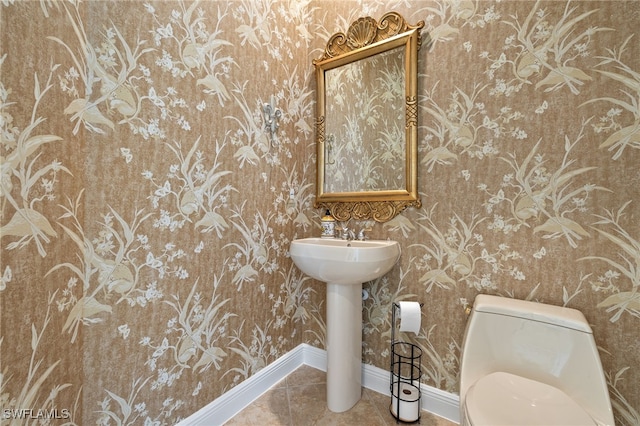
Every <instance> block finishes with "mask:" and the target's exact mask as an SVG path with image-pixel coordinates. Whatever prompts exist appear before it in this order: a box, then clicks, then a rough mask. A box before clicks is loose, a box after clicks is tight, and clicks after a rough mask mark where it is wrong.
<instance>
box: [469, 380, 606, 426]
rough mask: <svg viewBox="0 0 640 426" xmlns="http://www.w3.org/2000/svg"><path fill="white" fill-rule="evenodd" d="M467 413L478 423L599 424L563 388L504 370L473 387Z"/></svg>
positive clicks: (473, 421) (477, 425)
mask: <svg viewBox="0 0 640 426" xmlns="http://www.w3.org/2000/svg"><path fill="white" fill-rule="evenodd" d="M464 417H466V419H465V420H467V421H468V422H469V424H470V425H476V426H480V425H491V426H499V425H504V426H515V425H544V426H571V425H573V426H585V425H595V424H596V423H595V422H594V420H593V419H592V418H591V416H589V414H587V412H586V411H584V409H582V407H580V406H579V405H578V404H577V403H576V402H575V401H573V400H572V399H571V398H570V397H569V396H568V395H567V394H565V393H564V392H562V391H561V390H560V389H558V388H555V387H553V386H550V385H547V384H544V383H540V382H536V381H534V380H530V379H526V378H524V377H520V376H516V375H514V374H510V373H504V372H496V373H491V374H489V375H487V376H485V377H483V378H481V379H480V380H478V381H477V382H475V383H474V384H473V385H472V386H471V387H470V388H469V390H468V391H467V396H466V398H465V401H464Z"/></svg>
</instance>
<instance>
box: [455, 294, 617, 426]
mask: <svg viewBox="0 0 640 426" xmlns="http://www.w3.org/2000/svg"><path fill="white" fill-rule="evenodd" d="M460 419H461V424H462V425H474V426H478V425H491V426H500V425H505V426H507V425H509V426H515V425H544V426H554V425H557V426H571V425H576V426H577V425H611V426H613V425H614V420H613V412H612V410H611V402H610V400H609V392H608V390H607V383H606V380H605V377H604V372H603V370H602V365H601V363H600V357H599V355H598V350H597V348H596V345H595V341H594V339H593V332H592V330H591V327H590V326H589V324H588V323H587V321H586V319H585V317H584V315H583V314H582V313H581V312H580V311H577V310H575V309H570V308H562V307H558V306H552V305H546V304H542V303H534V302H527V301H522V300H516V299H509V298H503V297H497V296H488V295H479V296H477V297H476V299H475V302H474V306H473V309H472V310H471V315H470V317H469V320H468V322H467V327H466V330H465V335H464V340H463V343H462V359H461V363H460Z"/></svg>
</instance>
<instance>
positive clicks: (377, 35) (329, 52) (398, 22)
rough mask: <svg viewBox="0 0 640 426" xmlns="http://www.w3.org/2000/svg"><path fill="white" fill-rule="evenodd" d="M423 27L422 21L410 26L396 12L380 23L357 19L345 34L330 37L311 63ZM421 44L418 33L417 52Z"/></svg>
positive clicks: (366, 18) (388, 14)
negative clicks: (318, 56)
mask: <svg viewBox="0 0 640 426" xmlns="http://www.w3.org/2000/svg"><path fill="white" fill-rule="evenodd" d="M423 27H424V21H420V22H418V23H417V24H416V25H410V24H409V23H407V21H406V20H405V19H404V18H403V17H402V15H400V14H399V13H397V12H389V13H386V14H385V15H384V16H383V17H382V18H380V22H376V20H375V19H373V18H371V17H369V16H366V17H364V18H359V19H358V20H357V21H355V22H353V23H352V24H351V25H350V26H349V29H348V30H347V33H346V34H345V33H336V34H334V35H332V36H331V38H330V39H329V41H328V42H327V46H326V47H325V49H324V54H323V55H322V57H321V58H318V59H315V60H314V61H313V63H314V64H315V63H317V62H320V61H324V60H325V59H329V58H334V57H336V56H339V55H343V54H345V53H349V52H351V51H353V50H356V49H360V48H362V47H365V46H368V45H370V44H373V43H376V42H378V41H381V40H386V39H388V38H391V37H393V36H397V35H398V34H400V33H404V32H406V31H411V30H414V29H417V30H420V29H422V28H423ZM421 43H422V40H421V37H420V33H418V50H420V44H421Z"/></svg>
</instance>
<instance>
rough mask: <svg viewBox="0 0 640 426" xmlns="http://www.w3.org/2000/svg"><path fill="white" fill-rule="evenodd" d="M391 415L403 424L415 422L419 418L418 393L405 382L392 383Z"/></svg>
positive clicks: (416, 389)
mask: <svg viewBox="0 0 640 426" xmlns="http://www.w3.org/2000/svg"><path fill="white" fill-rule="evenodd" d="M392 391H393V393H392V395H391V414H393V415H394V416H395V417H396V418H398V419H400V420H402V421H403V422H415V421H416V420H418V417H419V416H420V391H419V390H418V388H416V387H415V386H413V385H411V384H409V383H405V382H394V383H393V389H392ZM398 403H399V404H398Z"/></svg>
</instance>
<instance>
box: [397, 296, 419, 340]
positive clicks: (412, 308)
mask: <svg viewBox="0 0 640 426" xmlns="http://www.w3.org/2000/svg"><path fill="white" fill-rule="evenodd" d="M398 305H399V306H400V331H410V332H412V333H415V334H418V333H419V332H420V321H421V320H422V315H421V310H420V303H418V302H400V303H399V304H398Z"/></svg>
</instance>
